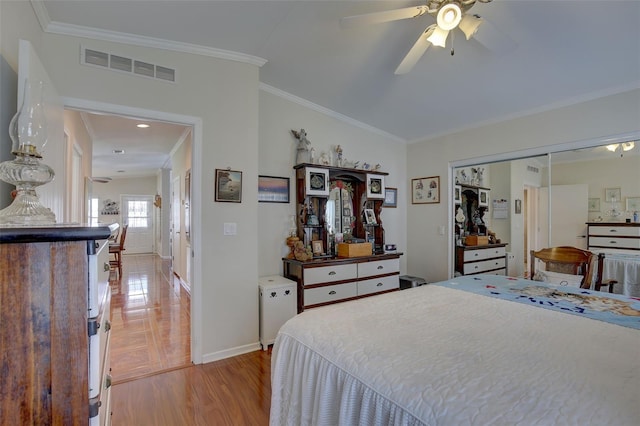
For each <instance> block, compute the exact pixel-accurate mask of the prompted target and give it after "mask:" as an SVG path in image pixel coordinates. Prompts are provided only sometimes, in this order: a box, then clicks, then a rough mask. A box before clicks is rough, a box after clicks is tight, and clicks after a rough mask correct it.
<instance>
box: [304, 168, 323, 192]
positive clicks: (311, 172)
mask: <svg viewBox="0 0 640 426" xmlns="http://www.w3.org/2000/svg"><path fill="white" fill-rule="evenodd" d="M304 181H305V194H306V195H320V196H322V195H326V196H327V197H328V196H329V169H320V168H316V167H307V168H305V179H304Z"/></svg>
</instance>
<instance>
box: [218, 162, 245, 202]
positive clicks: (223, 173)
mask: <svg viewBox="0 0 640 426" xmlns="http://www.w3.org/2000/svg"><path fill="white" fill-rule="evenodd" d="M215 200H216V201H220V202H225V203H241V202H242V172H239V171H236V170H228V169H224V170H223V169H216V193H215Z"/></svg>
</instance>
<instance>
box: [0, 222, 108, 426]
mask: <svg viewBox="0 0 640 426" xmlns="http://www.w3.org/2000/svg"><path fill="white" fill-rule="evenodd" d="M116 229H117V225H112V226H96V227H82V226H64V225H59V226H53V227H47V228H35V227H32V228H0V324H1V326H0V347H1V351H0V356H1V364H0V368H1V370H2V386H0V413H1V415H0V424H1V425H27V424H28V425H45V424H56V425H72V424H73V425H76V424H91V425H94V424H96V425H104V424H109V421H110V415H109V414H110V407H109V397H110V378H109V377H108V371H109V355H108V354H109V351H108V347H109V333H108V331H109V301H110V295H111V292H110V291H109V282H108V277H109V270H108V265H109V262H108V261H109V259H108V255H109V253H108V247H107V245H108V243H107V239H108V237H109V236H110V235H111V234H112V232H114V231H115V230H116Z"/></svg>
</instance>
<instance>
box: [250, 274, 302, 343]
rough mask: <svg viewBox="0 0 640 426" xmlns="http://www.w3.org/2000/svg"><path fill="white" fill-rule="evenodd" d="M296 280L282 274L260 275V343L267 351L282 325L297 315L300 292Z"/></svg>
mask: <svg viewBox="0 0 640 426" xmlns="http://www.w3.org/2000/svg"><path fill="white" fill-rule="evenodd" d="M296 285H297V284H296V282H295V281H291V280H288V279H286V278H284V277H281V276H280V275H271V276H266V277H260V278H259V280H258V288H259V294H260V344H261V345H262V350H264V351H266V350H267V348H268V347H269V345H271V344H273V342H275V340H276V335H277V334H278V330H280V327H282V325H283V324H284V323H285V322H287V320H288V319H290V318H293V317H294V316H296V311H297V304H298V295H297V294H298V292H297V291H296Z"/></svg>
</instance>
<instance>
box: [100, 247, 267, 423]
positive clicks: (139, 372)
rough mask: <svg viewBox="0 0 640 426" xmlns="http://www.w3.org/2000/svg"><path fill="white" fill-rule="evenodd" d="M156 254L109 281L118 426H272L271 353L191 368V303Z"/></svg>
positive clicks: (131, 258)
mask: <svg viewBox="0 0 640 426" xmlns="http://www.w3.org/2000/svg"><path fill="white" fill-rule="evenodd" d="M169 266H170V265H169V263H168V262H167V261H164V262H163V261H162V260H161V259H160V258H159V257H158V256H154V255H126V256H124V261H123V274H122V280H119V281H118V280H112V281H111V293H112V295H111V297H112V299H111V320H112V328H111V333H112V334H111V347H110V352H111V370H112V371H111V375H112V377H113V382H114V386H113V388H112V390H111V395H112V396H111V398H112V400H111V412H112V416H111V422H112V424H113V425H114V426H120V425H123V426H124V425H126V426H134V425H140V426H147V425H154V426H174V425H176V426H177V425H180V426H200V425H234V426H235V425H268V423H269V407H270V400H271V351H268V352H266V351H255V352H252V353H248V354H245V355H240V356H236V357H233V358H229V359H225V360H221V361H217V362H212V363H208V364H202V365H193V364H191V361H190V359H191V357H190V344H191V342H190V297H189V294H188V293H187V292H186V291H185V290H184V289H183V288H182V286H181V285H180V283H179V281H178V280H177V278H175V277H174V276H173V274H172V273H171V271H170V269H169Z"/></svg>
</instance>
